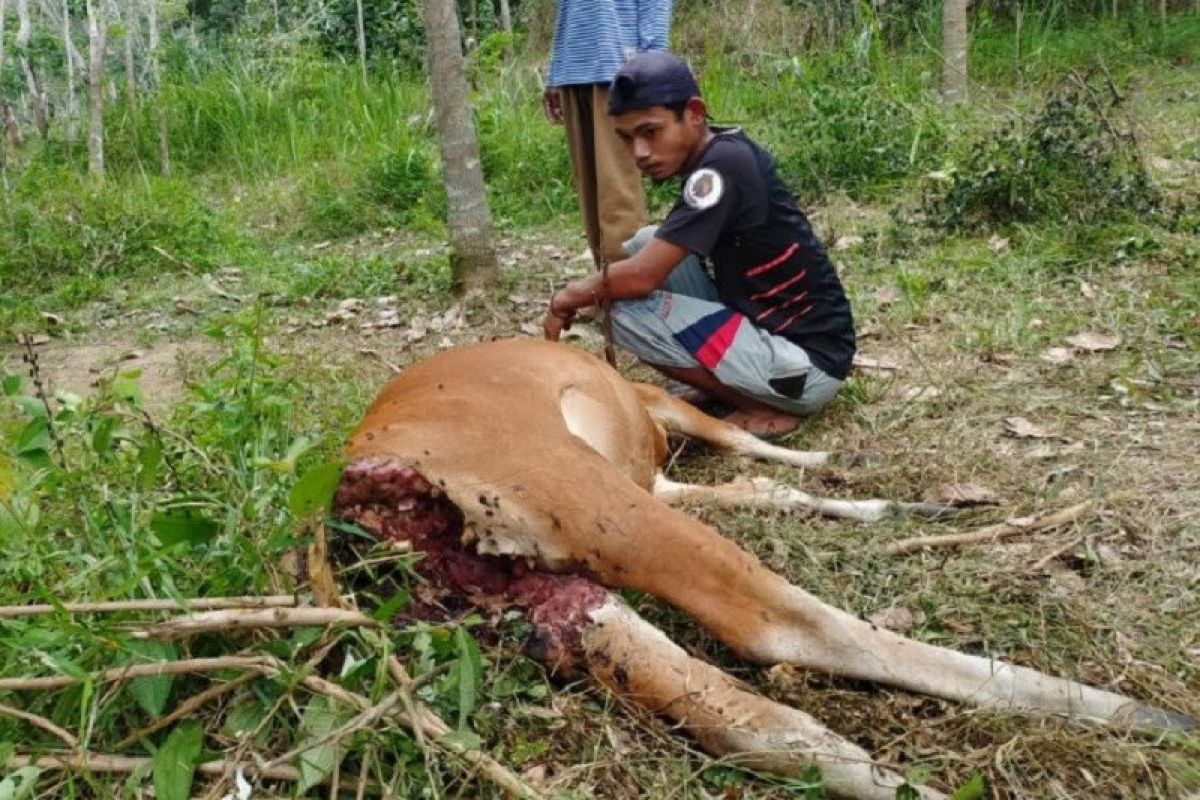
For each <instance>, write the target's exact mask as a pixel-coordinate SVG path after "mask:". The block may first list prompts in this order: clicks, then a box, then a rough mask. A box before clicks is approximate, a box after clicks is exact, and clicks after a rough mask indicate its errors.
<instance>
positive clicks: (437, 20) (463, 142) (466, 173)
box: [423, 0, 499, 291]
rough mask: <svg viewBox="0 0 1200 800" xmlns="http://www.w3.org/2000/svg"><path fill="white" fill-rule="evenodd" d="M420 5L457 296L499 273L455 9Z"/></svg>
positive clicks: (435, 2)
mask: <svg viewBox="0 0 1200 800" xmlns="http://www.w3.org/2000/svg"><path fill="white" fill-rule="evenodd" d="M423 6H424V11H425V14H424V16H425V33H426V37H427V39H428V43H427V45H426V48H425V52H426V57H427V60H428V70H429V84H430V88H431V90H432V94H433V108H434V116H435V119H436V121H437V129H438V143H439V145H440V147H441V152H442V173H443V181H444V183H445V186H446V205H447V220H446V226H447V228H448V233H449V238H450V248H451V251H452V255H451V264H450V266H451V274H452V277H453V281H454V285H455V288H456V289H458V290H460V291H461V290H465V289H471V288H476V287H482V286H485V285H493V284H495V283H496V281H497V280H498V279H499V270H498V268H497V266H496V251H495V250H494V249H493V248H492V215H491V211H490V209H489V208H488V203H487V195H486V193H485V192H484V184H483V167H482V165H481V164H480V160H479V142H478V140H477V139H476V137H475V122H474V120H473V119H472V116H471V105H470V102H469V101H468V99H467V80H466V77H465V75H464V73H463V52H462V38H461V32H460V28H459V22H458V9H457V8H456V3H455V2H454V0H423Z"/></svg>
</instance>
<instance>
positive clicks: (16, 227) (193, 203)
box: [0, 167, 233, 287]
mask: <svg viewBox="0 0 1200 800" xmlns="http://www.w3.org/2000/svg"><path fill="white" fill-rule="evenodd" d="M9 200H10V203H9V210H8V213H7V218H6V219H5V220H4V223H5V224H3V225H0V274H3V275H4V276H5V281H6V282H8V281H10V280H11V281H12V282H13V285H15V286H18V287H19V286H22V285H24V286H31V287H32V286H35V285H40V286H45V281H46V280H47V278H48V277H58V278H66V277H105V276H110V275H135V274H143V275H144V274H150V273H153V272H156V271H163V270H167V271H176V270H180V269H186V268H187V267H189V266H190V267H192V268H195V269H197V270H201V271H203V270H208V269H211V268H213V267H215V266H218V265H219V264H220V263H221V261H222V260H223V258H224V256H225V254H226V252H227V250H228V245H230V244H231V243H232V241H233V240H232V239H231V238H230V236H231V234H230V233H229V231H228V230H227V228H226V227H225V225H224V224H223V223H222V221H221V220H220V219H219V217H218V216H217V214H216V213H214V211H213V210H212V208H210V206H209V205H208V203H207V202H206V201H205V200H204V199H203V198H201V197H200V196H199V195H198V194H197V192H196V190H195V188H194V185H193V184H190V183H187V182H183V181H175V180H169V179H162V178H153V177H147V178H145V179H143V180H138V181H136V182H107V183H94V182H93V181H91V180H90V179H89V178H87V177H86V176H83V175H80V174H78V173H76V172H75V171H74V170H72V169H70V168H68V167H53V168H47V169H33V170H31V171H29V172H27V173H25V174H24V175H22V176H21V180H20V183H19V184H18V185H17V186H16V187H14V191H13V193H12V195H10V197H9Z"/></svg>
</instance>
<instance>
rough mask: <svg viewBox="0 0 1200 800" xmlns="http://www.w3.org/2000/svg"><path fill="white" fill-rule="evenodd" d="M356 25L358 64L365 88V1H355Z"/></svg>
mask: <svg viewBox="0 0 1200 800" xmlns="http://www.w3.org/2000/svg"><path fill="white" fill-rule="evenodd" d="M354 17H355V19H354V23H355V27H356V29H357V33H358V64H359V66H360V67H361V68H362V79H363V86H366V85H367V26H366V25H365V24H364V22H363V0H354Z"/></svg>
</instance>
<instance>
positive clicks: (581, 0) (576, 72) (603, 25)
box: [546, 0, 673, 86]
mask: <svg viewBox="0 0 1200 800" xmlns="http://www.w3.org/2000/svg"><path fill="white" fill-rule="evenodd" d="M672 2H673V0H558V19H557V21H556V23H555V26H554V52H553V53H552V54H551V55H550V74H549V76H548V77H547V79H546V85H547V86H570V85H572V84H580V83H608V82H609V81H611V80H612V79H613V75H615V74H617V70H618V69H620V68H621V65H622V64H624V63H625V59H627V58H628V57H629V56H631V55H632V54H634V53H636V52H639V51H641V50H666V49H667V38H668V36H669V35H670V30H671V5H672Z"/></svg>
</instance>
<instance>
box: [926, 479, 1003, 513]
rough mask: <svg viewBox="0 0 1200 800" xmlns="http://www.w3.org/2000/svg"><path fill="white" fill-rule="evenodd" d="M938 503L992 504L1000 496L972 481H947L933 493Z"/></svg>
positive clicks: (961, 505)
mask: <svg viewBox="0 0 1200 800" xmlns="http://www.w3.org/2000/svg"><path fill="white" fill-rule="evenodd" d="M935 496H936V498H937V501H938V502H939V503H945V504H946V505H950V506H958V507H960V508H961V507H966V506H994V505H998V504H999V503H1000V498H999V497H998V496H997V495H996V493H995V492H993V491H992V490H991V489H988V488H987V487H986V486H979V485H978V484H974V483H947V484H943V485H942V486H939V487H938V490H937V494H936V495H935Z"/></svg>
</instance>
